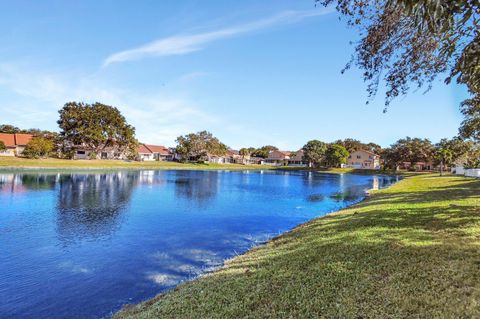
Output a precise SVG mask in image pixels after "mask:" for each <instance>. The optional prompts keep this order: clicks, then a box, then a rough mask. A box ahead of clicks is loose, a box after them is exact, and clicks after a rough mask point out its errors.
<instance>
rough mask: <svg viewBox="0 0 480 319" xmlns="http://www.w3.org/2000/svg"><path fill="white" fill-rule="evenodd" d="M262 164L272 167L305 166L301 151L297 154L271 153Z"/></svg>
mask: <svg viewBox="0 0 480 319" xmlns="http://www.w3.org/2000/svg"><path fill="white" fill-rule="evenodd" d="M262 164H264V165H273V166H305V163H304V162H303V150H299V151H297V152H290V151H279V150H275V151H271V152H270V154H268V157H267V158H266V159H265V160H264V161H263V163H262Z"/></svg>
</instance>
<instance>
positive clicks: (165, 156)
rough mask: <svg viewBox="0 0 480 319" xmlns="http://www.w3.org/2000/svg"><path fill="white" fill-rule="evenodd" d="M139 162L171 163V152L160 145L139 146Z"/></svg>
mask: <svg viewBox="0 0 480 319" xmlns="http://www.w3.org/2000/svg"><path fill="white" fill-rule="evenodd" d="M137 152H138V159H139V160H140V161H173V156H174V154H173V152H171V151H170V150H169V149H168V148H166V147H165V146H162V145H151V144H140V145H139V147H138V150H137Z"/></svg>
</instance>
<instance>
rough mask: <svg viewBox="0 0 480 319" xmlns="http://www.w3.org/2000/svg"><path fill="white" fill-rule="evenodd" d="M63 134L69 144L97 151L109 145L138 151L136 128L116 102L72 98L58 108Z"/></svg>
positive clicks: (127, 151)
mask: <svg viewBox="0 0 480 319" xmlns="http://www.w3.org/2000/svg"><path fill="white" fill-rule="evenodd" d="M59 113H60V119H59V120H58V121H57V123H58V125H59V126H60V129H61V132H60V136H61V137H62V138H63V141H64V144H65V145H66V146H67V147H78V146H81V147H86V148H89V149H91V150H92V152H93V153H94V154H96V155H97V156H100V152H101V151H102V150H105V149H106V148H113V149H115V150H116V151H118V152H120V153H121V152H126V153H132V152H135V150H136V146H137V140H136V139H135V128H134V127H132V126H131V125H129V124H128V123H127V121H126V119H125V117H124V116H123V115H122V114H121V113H120V111H119V110H118V109H117V108H116V107H113V106H109V105H105V104H101V103H94V104H86V103H78V102H69V103H66V104H65V106H64V107H63V108H62V109H61V110H60V111H59Z"/></svg>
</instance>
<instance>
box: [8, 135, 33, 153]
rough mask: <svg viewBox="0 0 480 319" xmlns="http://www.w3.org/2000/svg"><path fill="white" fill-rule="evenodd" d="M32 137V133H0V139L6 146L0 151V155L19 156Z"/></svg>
mask: <svg viewBox="0 0 480 319" xmlns="http://www.w3.org/2000/svg"><path fill="white" fill-rule="evenodd" d="M32 138H33V135H32V134H20V133H15V134H9V133H0V141H2V142H3V143H4V144H5V146H6V147H7V150H5V151H0V156H21V155H22V154H23V151H24V150H25V147H26V146H27V144H28V142H30V141H31V140H32Z"/></svg>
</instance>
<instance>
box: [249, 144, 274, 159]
mask: <svg viewBox="0 0 480 319" xmlns="http://www.w3.org/2000/svg"><path fill="white" fill-rule="evenodd" d="M271 151H278V148H277V147H275V146H273V145H265V146H262V147H260V148H257V149H256V150H255V151H254V152H253V153H252V156H255V157H261V158H267V157H268V155H269V154H270V152H271Z"/></svg>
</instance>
